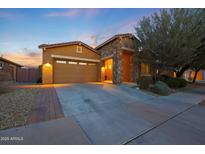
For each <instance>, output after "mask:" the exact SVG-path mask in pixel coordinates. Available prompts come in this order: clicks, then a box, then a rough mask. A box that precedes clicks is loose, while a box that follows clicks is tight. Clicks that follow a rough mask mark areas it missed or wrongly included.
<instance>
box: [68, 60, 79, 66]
mask: <svg viewBox="0 0 205 154" xmlns="http://www.w3.org/2000/svg"><path fill="white" fill-rule="evenodd" d="M68 64H71V65H76V64H77V62H75V61H69V62H68Z"/></svg>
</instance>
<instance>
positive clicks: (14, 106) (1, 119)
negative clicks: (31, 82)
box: [0, 88, 37, 129]
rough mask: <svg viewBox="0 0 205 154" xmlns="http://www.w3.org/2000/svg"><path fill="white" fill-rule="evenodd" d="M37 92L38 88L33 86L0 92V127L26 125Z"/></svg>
mask: <svg viewBox="0 0 205 154" xmlns="http://www.w3.org/2000/svg"><path fill="white" fill-rule="evenodd" d="M36 94H37V90H36V89H32V88H26V89H13V90H11V91H9V92H7V93H2V94H0V129H6V128H11V127H17V126H22V125H25V124H26V123H27V119H28V116H29V113H30V111H31V109H32V105H33V102H34V99H35V96H36Z"/></svg>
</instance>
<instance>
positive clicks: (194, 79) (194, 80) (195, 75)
mask: <svg viewBox="0 0 205 154" xmlns="http://www.w3.org/2000/svg"><path fill="white" fill-rule="evenodd" d="M199 70H200V69H197V70H196V71H195V73H194V78H193V81H192V83H195V82H196V77H197V74H198V72H199Z"/></svg>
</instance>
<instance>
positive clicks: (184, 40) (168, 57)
mask: <svg viewBox="0 0 205 154" xmlns="http://www.w3.org/2000/svg"><path fill="white" fill-rule="evenodd" d="M202 12H204V9H162V10H161V11H160V13H155V14H153V15H152V16H150V17H144V18H143V19H142V20H141V21H140V22H139V26H138V27H135V30H136V33H137V36H138V37H139V39H140V41H141V46H142V48H143V49H145V50H148V51H149V52H152V53H153V54H154V57H155V58H156V61H159V63H160V64H161V65H162V66H170V67H172V68H174V71H175V72H176V75H177V77H180V76H181V75H182V74H183V73H184V71H186V70H187V69H188V68H189V67H190V64H191V63H192V61H193V59H192V58H193V53H195V52H196V46H198V45H199V44H200V39H198V38H196V35H195V33H196V25H197V24H198V23H199V20H200V19H201V16H202V15H204V14H203V13H202Z"/></svg>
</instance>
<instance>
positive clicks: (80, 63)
mask: <svg viewBox="0 0 205 154" xmlns="http://www.w3.org/2000/svg"><path fill="white" fill-rule="evenodd" d="M79 65H87V63H82V62H79Z"/></svg>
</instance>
